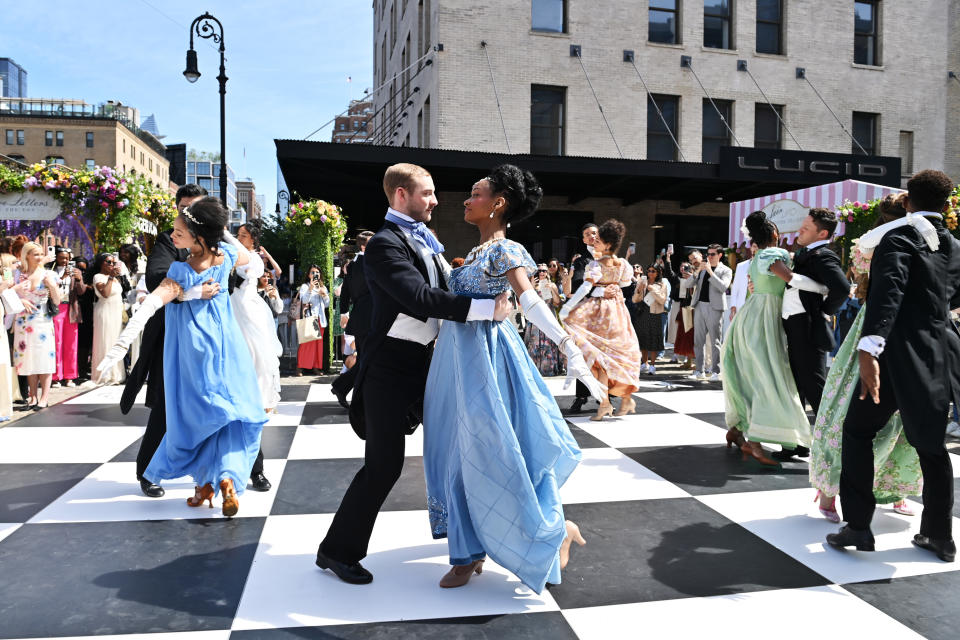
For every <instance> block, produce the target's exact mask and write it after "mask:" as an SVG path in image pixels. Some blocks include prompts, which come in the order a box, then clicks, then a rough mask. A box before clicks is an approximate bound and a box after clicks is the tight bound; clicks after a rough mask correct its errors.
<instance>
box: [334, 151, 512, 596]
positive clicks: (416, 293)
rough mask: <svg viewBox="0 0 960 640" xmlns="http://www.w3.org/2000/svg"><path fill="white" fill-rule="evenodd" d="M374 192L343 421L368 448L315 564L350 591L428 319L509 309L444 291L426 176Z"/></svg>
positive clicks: (431, 331)
mask: <svg viewBox="0 0 960 640" xmlns="http://www.w3.org/2000/svg"><path fill="white" fill-rule="evenodd" d="M383 190H384V192H385V193H386V195H387V199H388V201H389V202H390V208H389V209H387V216H386V222H385V223H384V225H383V227H382V228H381V229H380V231H378V232H377V233H376V235H374V236H373V238H371V240H370V242H369V243H368V244H367V248H366V251H365V252H364V274H365V275H366V280H367V285H368V286H369V288H370V297H371V300H372V303H373V304H372V316H371V322H370V331H369V333H368V334H367V338H366V341H365V343H364V348H363V350H362V351H360V359H359V363H358V364H357V365H356V366H358V367H359V372H358V374H357V378H356V381H355V385H354V391H353V394H354V397H353V401H352V403H351V406H350V421H351V423H352V424H353V427H354V429H355V430H357V432H358V434H360V435H361V436H362V437H363V436H365V438H366V441H367V443H366V450H365V455H364V466H363V467H362V468H361V469H360V471H358V472H357V475H356V476H355V477H354V478H353V482H351V483H350V487H349V488H348V489H347V492H346V494H345V495H344V496H343V501H342V502H341V503H340V508H339V509H338V510H337V513H336V515H335V516H334V518H333V523H332V524H331V525H330V529H329V530H328V531H327V535H326V537H325V538H324V539H323V542H321V543H320V547H319V549H318V550H317V560H316V564H317V566H319V567H321V568H323V569H330V570H331V571H333V572H334V573H335V574H337V576H338V577H339V578H340V579H341V580H343V581H344V582H349V583H351V584H367V583H369V582H372V581H373V575H372V574H371V573H370V572H369V571H367V570H366V569H364V568H363V566H361V565H360V560H362V559H363V558H364V557H365V556H366V555H367V544H368V543H369V540H370V534H371V533H372V532H373V526H374V523H375V522H376V519H377V514H378V513H379V511H380V507H381V506H382V505H383V501H384V500H386V498H387V495H388V494H389V493H390V490H391V489H392V488H393V485H394V484H395V483H396V481H397V480H398V479H399V478H400V472H401V470H402V469H403V460H404V438H405V437H406V435H407V434H408V433H412V427H413V428H415V427H416V425H417V424H418V423H419V420H420V417H421V416H422V406H423V395H424V387H425V385H426V381H427V372H428V370H429V367H430V353H431V351H432V344H433V341H434V339H436V337H437V332H438V330H439V325H438V322H437V319H443V320H446V321H448V322H465V321H468V320H496V321H501V320H503V319H504V318H506V317H507V315H508V314H509V312H510V311H511V305H510V303H509V302H508V299H507V294H506V293H503V294H501V295H500V296H498V297H497V298H496V300H471V299H470V298H467V297H464V296H458V295H454V294H452V293H450V292H449V291H447V290H446V279H445V272H446V270H447V268H448V267H447V266H446V262H445V261H444V260H443V258H442V256H441V255H440V254H441V252H442V251H443V246H442V245H441V244H440V243H439V242H438V241H437V239H436V238H435V237H434V236H433V234H432V233H431V231H430V229H428V228H427V227H426V225H425V224H424V223H426V222H429V221H430V215H431V212H432V211H433V208H434V207H435V206H436V205H437V198H436V196H435V195H434V186H433V178H431V177H430V174H429V173H428V172H427V171H426V170H425V169H423V168H422V167H418V166H417V165H413V164H406V163H402V164H396V165H393V166H391V167H389V168H388V169H387V171H386V174H385V175H384V178H383Z"/></svg>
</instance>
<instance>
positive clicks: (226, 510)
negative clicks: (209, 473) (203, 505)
mask: <svg viewBox="0 0 960 640" xmlns="http://www.w3.org/2000/svg"><path fill="white" fill-rule="evenodd" d="M220 494H221V495H222V496H223V507H222V509H223V515H225V516H227V517H228V518H232V517H233V516H235V515H237V511H239V510H240V500H238V499H237V490H236V489H234V488H233V480H231V479H230V478H227V479H226V480H221V481H220ZM211 506H212V505H211Z"/></svg>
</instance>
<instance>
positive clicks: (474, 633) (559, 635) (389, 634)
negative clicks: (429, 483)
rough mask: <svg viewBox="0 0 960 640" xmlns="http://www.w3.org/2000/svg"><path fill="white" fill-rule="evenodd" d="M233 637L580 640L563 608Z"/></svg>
mask: <svg viewBox="0 0 960 640" xmlns="http://www.w3.org/2000/svg"><path fill="white" fill-rule="evenodd" d="M230 638H231V640H334V639H340V638H342V639H343V640H354V639H356V640H367V639H371V638H372V639H377V640H381V639H382V640H387V639H389V640H408V639H409V640H420V639H423V640H431V639H436V640H488V639H491V638H497V639H498V640H499V639H500V638H503V639H504V640H539V639H541V638H550V639H551V640H576V638H577V636H576V634H575V633H574V632H573V629H571V628H570V625H569V624H567V621H566V620H565V619H564V617H563V614H562V613H560V612H559V611H550V612H543V613H526V614H523V615H501V616H471V617H467V618H440V619H436V620H405V621H401V622H378V623H366V624H346V625H335V626H329V627H300V628H293V629H264V630H256V631H234V632H233V633H231V634H230Z"/></svg>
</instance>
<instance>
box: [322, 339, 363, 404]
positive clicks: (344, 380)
mask: <svg viewBox="0 0 960 640" xmlns="http://www.w3.org/2000/svg"><path fill="white" fill-rule="evenodd" d="M366 339H367V336H365V335H364V336H353V340H354V342H353V344H354V346H355V347H356V352H357V353H358V354H359V353H363V343H364V341H365V340H366ZM359 370H360V368H359V367H357V365H356V364H354V365H353V367H351V368H349V369H347V370H346V371H344V372H343V373H341V374H340V375H339V376H337V379H336V380H334V381H333V384H331V385H330V388H331V389H333V391H334V393H339V394H343V395H347V394H348V393H349V392H350V390H351V389H353V385H354V383H355V382H356V379H357V372H358V371H359Z"/></svg>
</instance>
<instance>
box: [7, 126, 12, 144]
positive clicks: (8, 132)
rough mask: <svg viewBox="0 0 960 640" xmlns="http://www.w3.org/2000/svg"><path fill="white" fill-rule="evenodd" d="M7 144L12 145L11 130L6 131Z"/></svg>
mask: <svg viewBox="0 0 960 640" xmlns="http://www.w3.org/2000/svg"><path fill="white" fill-rule="evenodd" d="M7 144H13V129H7Z"/></svg>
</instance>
